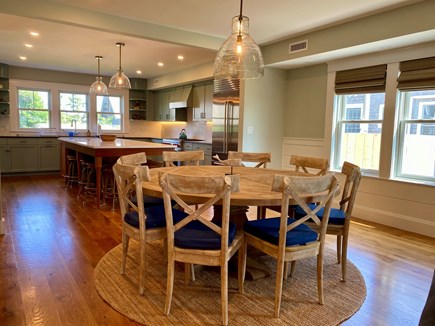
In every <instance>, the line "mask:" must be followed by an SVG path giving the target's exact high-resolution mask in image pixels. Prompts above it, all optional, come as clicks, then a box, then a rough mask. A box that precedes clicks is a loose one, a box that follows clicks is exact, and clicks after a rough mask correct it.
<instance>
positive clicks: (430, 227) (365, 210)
mask: <svg viewBox="0 0 435 326" xmlns="http://www.w3.org/2000/svg"><path fill="white" fill-rule="evenodd" d="M352 215H353V216H355V217H357V218H360V219H362V220H366V221H370V222H375V223H379V224H383V225H387V226H390V227H393V228H396V229H401V230H406V231H409V232H414V233H418V234H422V235H426V236H428V237H431V238H434V237H435V222H433V221H427V220H422V219H417V218H414V217H412V216H406V215H401V214H396V213H392V212H388V211H383V210H379V209H375V208H371V207H362V206H358V205H355V206H354V208H353V212H352Z"/></svg>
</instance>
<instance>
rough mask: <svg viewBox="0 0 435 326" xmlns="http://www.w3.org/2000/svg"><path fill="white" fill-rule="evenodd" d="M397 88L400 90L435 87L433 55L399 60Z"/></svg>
mask: <svg viewBox="0 0 435 326" xmlns="http://www.w3.org/2000/svg"><path fill="white" fill-rule="evenodd" d="M397 88H398V89H400V90H419V89H435V57H431V58H424V59H417V60H409V61H403V62H401V63H400V75H399V78H397Z"/></svg>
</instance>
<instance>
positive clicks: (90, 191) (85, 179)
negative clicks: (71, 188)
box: [77, 159, 97, 206]
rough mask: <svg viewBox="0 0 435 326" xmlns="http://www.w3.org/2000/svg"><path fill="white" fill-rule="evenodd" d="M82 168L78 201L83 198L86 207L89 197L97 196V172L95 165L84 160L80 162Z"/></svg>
mask: <svg viewBox="0 0 435 326" xmlns="http://www.w3.org/2000/svg"><path fill="white" fill-rule="evenodd" d="M80 164H81V166H82V175H81V178H80V180H79V182H78V184H79V192H78V194H77V199H80V197H83V202H82V204H83V206H84V205H86V202H87V197H88V195H92V196H93V197H94V198H95V196H96V194H97V187H96V183H95V177H96V171H95V164H94V163H90V162H86V161H85V160H84V159H81V160H80Z"/></svg>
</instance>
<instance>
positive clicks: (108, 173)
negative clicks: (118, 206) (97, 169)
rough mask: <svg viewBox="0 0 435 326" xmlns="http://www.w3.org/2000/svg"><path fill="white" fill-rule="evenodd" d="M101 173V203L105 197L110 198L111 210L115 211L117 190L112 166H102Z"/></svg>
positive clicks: (104, 201)
mask: <svg viewBox="0 0 435 326" xmlns="http://www.w3.org/2000/svg"><path fill="white" fill-rule="evenodd" d="M101 173H102V180H101V181H102V184H101V195H102V197H103V198H102V202H103V205H105V204H106V199H107V198H109V199H112V212H114V211H115V202H116V201H117V192H116V184H115V178H114V175H113V170H112V167H110V166H103V169H102V171H101Z"/></svg>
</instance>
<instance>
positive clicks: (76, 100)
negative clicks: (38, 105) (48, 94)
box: [60, 93, 89, 130]
mask: <svg viewBox="0 0 435 326" xmlns="http://www.w3.org/2000/svg"><path fill="white" fill-rule="evenodd" d="M87 102H88V97H87V95H86V94H77V93H60V128H61V129H63V130H76V129H77V130H86V129H89V127H88V112H87V111H88V103H87Z"/></svg>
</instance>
